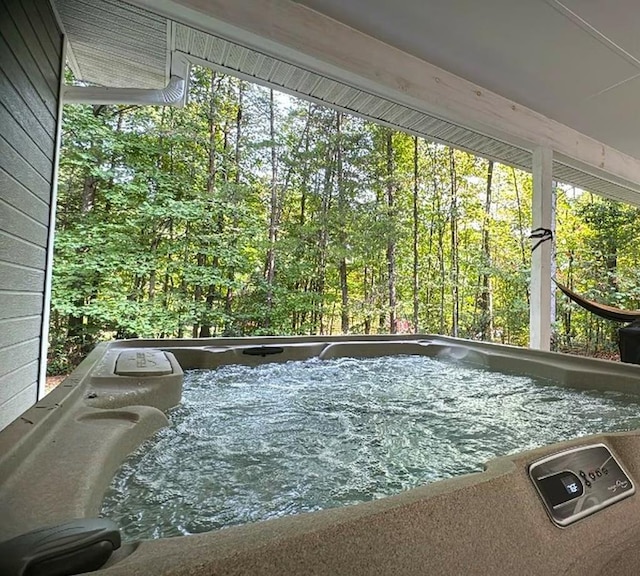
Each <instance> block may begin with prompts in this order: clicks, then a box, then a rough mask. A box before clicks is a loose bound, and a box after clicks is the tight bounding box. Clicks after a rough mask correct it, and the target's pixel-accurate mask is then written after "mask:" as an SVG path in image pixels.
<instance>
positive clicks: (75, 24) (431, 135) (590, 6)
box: [55, 0, 640, 204]
mask: <svg viewBox="0 0 640 576" xmlns="http://www.w3.org/2000/svg"><path fill="white" fill-rule="evenodd" d="M132 1H133V2H135V3H136V4H137V6H132V5H130V4H128V3H124V2H121V1H119V0H97V1H95V2H93V1H92V2H89V0H55V3H56V5H58V7H59V10H60V13H61V16H62V20H63V23H64V26H65V28H66V31H67V34H68V37H69V39H70V42H71V48H72V54H73V55H74V56H75V59H76V62H75V68H76V70H77V73H79V74H80V76H81V77H82V78H83V79H86V80H90V81H93V82H98V83H101V84H106V85H111V86H123V85H128V86H139V87H159V86H161V85H163V84H164V83H166V81H167V80H168V76H167V75H168V72H167V71H168V68H167V62H168V55H169V51H171V50H177V51H179V52H182V53H184V54H187V55H189V57H190V58H191V60H192V61H194V62H196V63H200V64H205V65H208V66H211V67H214V68H218V69H221V70H223V71H226V72H228V73H231V74H235V75H238V76H241V77H244V78H247V79H249V80H253V81H257V82H260V83H263V84H266V85H269V86H273V87H275V88H279V89H282V90H284V91H286V92H289V93H293V94H297V95H300V96H303V97H306V98H311V99H313V100H316V101H319V102H322V103H325V104H328V105H331V106H334V107H338V108H340V109H343V110H345V111H348V112H352V113H355V114H358V115H360V116H364V117H367V118H370V119H373V120H376V121H381V122H383V123H385V124H387V125H390V126H393V127H396V128H399V129H402V130H407V131H409V132H411V133H414V134H417V135H420V136H424V137H426V138H428V139H431V140H435V141H439V142H443V143H446V144H450V145H453V146H455V147H457V148H461V149H464V150H468V151H470V152H473V153H476V154H479V155H481V156H485V157H488V158H492V159H495V160H498V161H501V162H504V163H506V164H510V165H513V166H517V167H520V168H524V169H527V170H530V169H531V147H530V146H528V145H527V143H526V142H524V141H523V140H522V139H521V138H517V137H509V135H508V134H506V135H503V134H502V133H501V132H500V130H494V131H487V130H483V129H482V128H480V129H479V128H478V126H476V125H473V124H472V123H469V122H466V121H465V119H464V118H461V119H459V120H458V119H456V118H452V117H451V116H449V117H446V116H443V115H442V114H439V111H438V110H437V109H435V108H434V109H433V110H431V109H429V107H428V106H426V105H413V104H412V103H411V102H410V101H408V100H407V99H406V98H405V99H404V101H403V100H402V99H395V98H394V97H393V96H389V94H388V92H387V93H386V94H385V91H384V90H377V89H376V88H377V87H376V86H375V84H373V85H370V86H365V85H364V84H363V83H362V82H356V81H355V79H354V82H353V83H352V82H351V81H350V80H349V76H348V74H347V75H345V74H331V73H330V72H329V73H328V72H327V70H330V68H331V66H334V64H333V63H332V64H331V66H328V67H324V68H325V69H324V70H323V69H318V67H316V66H314V65H312V64H311V65H306V64H305V59H304V58H302V59H298V58H297V57H295V56H292V53H291V51H290V50H289V49H286V48H285V49H282V50H280V49H279V48H278V46H274V45H273V41H272V39H271V38H267V37H265V38H264V42H263V41H262V40H258V41H255V40H252V41H246V42H245V41H243V40H242V37H243V35H242V34H240V35H238V34H237V33H235V32H233V30H234V26H233V25H234V24H237V22H233V23H232V24H231V25H230V26H226V25H225V24H224V22H223V25H221V26H215V25H214V26H210V25H209V24H208V20H207V18H205V17H202V18H201V17H200V14H199V13H197V12H195V11H194V9H195V10H202V12H203V13H208V14H213V16H212V17H214V18H217V17H218V15H219V16H220V18H221V19H222V20H223V21H224V20H225V19H226V17H227V16H229V14H227V13H225V12H228V13H231V12H234V14H233V16H234V17H235V18H236V20H237V17H236V16H235V15H236V14H240V15H241V14H246V15H247V18H248V19H254V20H256V11H257V10H259V9H260V8H262V9H264V10H265V11H268V12H269V16H270V18H272V19H273V21H274V22H275V21H276V20H277V15H280V14H284V13H286V11H287V10H288V8H287V6H291V7H292V8H291V9H292V10H293V7H295V6H299V7H300V9H301V10H303V12H304V16H305V17H306V13H308V14H309V15H312V14H313V13H314V12H312V11H311V10H313V11H316V12H317V13H322V14H324V15H326V16H328V17H330V18H332V19H335V20H336V21H338V22H340V23H344V24H346V25H348V26H350V27H351V28H354V29H357V30H359V31H361V32H363V33H364V34H366V35H368V36H370V37H372V38H376V39H379V40H381V41H382V42H384V43H385V45H387V46H389V47H394V48H397V49H399V50H401V51H402V52H403V53H405V54H408V55H412V56H416V57H417V58H419V59H420V60H421V61H425V62H428V63H431V64H435V65H437V66H439V67H440V68H442V69H443V70H446V71H448V72H451V73H453V74H455V75H456V76H458V77H460V78H464V79H466V80H469V81H470V82H473V83H474V84H475V85H477V86H479V87H482V88H484V89H487V90H490V91H491V92H493V93H495V94H496V95H499V96H503V97H505V98H508V99H509V100H510V101H512V102H513V103H516V104H518V105H522V106H526V107H527V108H528V109H529V110H531V111H532V112H535V113H539V114H542V115H544V116H545V117H547V118H550V119H553V120H555V121H557V122H559V123H561V124H562V125H564V126H566V127H569V128H572V129H575V130H577V131H578V132H580V133H582V134H585V135H587V136H590V137H591V138H593V139H595V140H597V141H598V142H601V143H603V144H605V145H608V146H610V147H611V148H613V149H615V150H618V151H621V152H623V153H624V155H629V157H630V158H627V157H626V156H624V155H623V157H622V159H621V162H620V163H619V165H620V166H621V167H622V170H621V172H623V173H624V174H625V177H624V178H621V177H620V174H611V175H609V174H607V170H606V166H605V165H604V162H603V163H602V165H601V166H600V165H599V164H598V163H595V164H593V163H592V165H591V166H588V165H583V164H581V162H580V161H579V159H578V160H577V161H576V159H575V157H574V158H568V157H565V156H564V155H563V154H562V153H560V154H556V155H555V157H554V177H555V178H556V179H558V180H560V181H563V182H568V183H571V184H575V185H577V186H580V187H582V188H586V189H589V190H592V191H594V192H597V193H600V194H602V195H604V196H608V197H611V198H616V199H619V200H623V201H626V202H629V203H632V204H640V193H639V191H640V162H638V163H636V159H638V158H640V138H637V137H635V135H636V134H639V133H640V115H636V114H635V106H634V103H635V102H636V101H640V41H639V40H637V37H636V36H635V35H634V32H635V30H637V29H640V4H638V5H636V4H635V3H634V2H633V1H632V0H615V1H614V0H612V2H609V3H607V6H606V9H605V8H604V7H602V6H600V5H601V4H602V3H598V2H586V1H584V0H563V3H561V2H560V1H559V0H528V1H527V2H513V1H512V0H485V1H483V2H476V1H474V0H447V2H438V1H435V0H433V1H429V2H425V1H423V0H395V1H394V2H393V3H389V2H387V1H386V0H350V1H349V2H344V1H343V0H299V1H298V2H297V3H294V2H288V1H287V0H282V1H280V0H245V1H243V2H241V3H239V4H234V2H233V0H229V2H226V1H225V0H219V1H212V2H204V1H200V0H177V1H174V0H132ZM89 5H90V6H91V8H88V6H89ZM303 5H304V7H303ZM229 6H232V7H231V8H229ZM309 9H311V10H309ZM87 10H89V11H91V10H94V11H99V12H100V17H99V18H97V17H93V16H89V15H88V12H87ZM218 13H219V14H218ZM107 14H111V17H112V20H110V21H109V20H108V19H107V18H106V16H107ZM183 15H184V18H183ZM265 16H266V14H265ZM229 18H230V19H233V18H231V17H230V16H229ZM209 19H211V17H209ZM309 19H311V16H309ZM107 21H109V24H108V25H107V24H106V23H107ZM269 22H271V20H270V21H269ZM329 23H330V22H329ZM294 24H295V22H294ZM323 24H325V23H324V22H323ZM336 25H339V24H336ZM269 26H270V24H266V25H265V28H269ZM286 26H287V22H282V24H281V30H279V31H278V32H280V33H281V35H284V36H287V34H288V31H287V30H286ZM254 27H255V26H254ZM227 28H228V29H229V34H228V35H227V34H226V31H227ZM321 32H322V31H318V30H315V31H313V30H312V29H311V30H310V31H308V32H306V31H305V33H308V34H313V33H315V34H320V33H321ZM296 33H297V34H298V36H300V30H297V32H296ZM254 36H255V33H254ZM109 61H113V62H116V63H117V64H116V65H104V62H109ZM95 62H98V65H97V66H96V65H95V64H93V63H95ZM92 66H93V67H92ZM514 110H515V108H514ZM525 110H526V109H525ZM554 126H555V125H552V128H553V127H554ZM558 126H559V125H558ZM543 130H549V129H548V128H547V127H543ZM552 136H553V135H552ZM569 137H571V136H570V135H569ZM577 145H578V142H576V147H577ZM615 150H613V152H615ZM604 155H605V152H604V148H603V157H604ZM629 160H631V163H630V162H629ZM594 165H595V168H594ZM636 166H637V167H638V169H637V170H636ZM599 168H602V169H599ZM636 172H637V173H636ZM629 175H631V177H629Z"/></svg>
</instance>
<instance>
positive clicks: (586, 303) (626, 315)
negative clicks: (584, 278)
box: [554, 280, 640, 322]
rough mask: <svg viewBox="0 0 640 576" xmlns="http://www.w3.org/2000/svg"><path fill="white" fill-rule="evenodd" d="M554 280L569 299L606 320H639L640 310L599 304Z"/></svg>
mask: <svg viewBox="0 0 640 576" xmlns="http://www.w3.org/2000/svg"><path fill="white" fill-rule="evenodd" d="M554 282H555V283H556V285H557V286H558V288H560V290H562V291H563V292H564V293H565V294H566V295H567V296H568V297H569V298H570V299H571V300H573V301H574V302H575V303H576V304H578V305H579V306H582V307H583V308H584V309H585V310H588V311H589V312H593V313H594V314H595V315H596V316H600V317H601V318H606V319H607V320H615V321H616V322H633V321H634V320H640V310H622V309H620V308H614V307H613V306H607V305H606V304H599V303H598V302H594V301H593V300H587V299H586V298H583V297H582V296H580V294H576V293H575V292H573V291H572V290H569V288H567V287H566V286H563V285H562V284H560V282H558V281H556V280H554Z"/></svg>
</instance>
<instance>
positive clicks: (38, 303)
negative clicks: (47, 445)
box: [0, 0, 62, 429]
mask: <svg viewBox="0 0 640 576" xmlns="http://www.w3.org/2000/svg"><path fill="white" fill-rule="evenodd" d="M61 59H62V33H61V32H60V29H59V27H58V25H57V23H56V20H55V17H54V14H53V11H52V10H51V6H50V5H49V3H48V2H47V1H46V0H0V429H2V428H4V427H5V426H6V425H7V424H9V423H11V422H12V421H13V420H14V419H15V418H17V417H18V416H19V415H20V414H21V413H22V412H23V411H24V410H25V409H27V408H28V407H30V406H31V405H33V404H34V403H35V402H36V400H37V394H38V392H37V390H38V383H37V380H38V368H39V363H40V340H41V338H42V333H43V326H42V317H43V306H44V284H45V270H46V262H47V239H48V228H49V214H50V211H51V196H52V182H53V170H54V153H55V136H56V124H57V120H58V118H57V114H58V86H59V81H60V69H61V65H60V64H61Z"/></svg>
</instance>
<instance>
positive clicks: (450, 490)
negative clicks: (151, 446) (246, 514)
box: [0, 335, 640, 576]
mask: <svg viewBox="0 0 640 576" xmlns="http://www.w3.org/2000/svg"><path fill="white" fill-rule="evenodd" d="M388 354H424V355H429V356H438V357H444V358H455V359H458V360H464V361H465V362H470V363H473V364H476V365H480V366H484V367H487V368H489V369H492V370H499V371H505V372H514V373H518V374H528V375H532V376H537V377H541V378H548V379H550V380H553V381H555V382H556V383H558V384H561V385H565V386H568V387H574V388H582V389H596V390H618V391H624V392H627V393H631V394H636V395H638V396H640V367H638V366H634V365H624V364H618V363H614V362H608V361H602V360H594V359H588V358H582V357H576V356H569V355H564V354H556V353H549V352H540V351H535V350H528V349H522V348H515V347H510V346H502V345H494V344H488V343H479V342H470V341H466V340H460V339H453V338H445V337H441V336H430V335H420V336H414V337H410V338H409V337H407V336H369V337H365V336H351V337H306V338H300V337H296V338H289V337H277V338H276V337H274V338H236V339H229V338H218V339H206V340H128V341H118V342H111V343H105V344H101V345H99V346H98V347H97V348H96V349H95V350H94V351H93V352H92V353H91V354H90V355H89V356H88V357H87V358H86V360H85V361H84V362H83V363H82V364H81V365H80V366H79V367H78V369H77V370H75V371H74V372H73V373H72V374H71V375H70V376H69V377H68V378H66V379H65V381H64V382H63V383H62V384H61V385H60V386H59V387H58V388H57V389H56V390H54V391H53V392H52V393H51V394H49V395H48V396H46V397H45V398H44V399H43V400H42V401H41V402H39V403H38V404H37V405H36V406H34V407H33V408H31V409H30V410H28V411H27V412H26V413H25V414H23V415H22V416H21V417H20V418H18V419H17V420H16V421H15V422H13V423H12V424H11V425H10V426H9V427H7V428H6V429H5V430H3V431H2V432H1V433H0V519H1V520H0V540H5V539H9V538H11V537H13V536H16V535H18V534H20V533H23V532H27V531H29V530H33V529H36V528H39V527H42V526H44V525H50V524H55V523H58V522H64V521H67V520H69V519H71V518H82V517H94V516H96V515H97V514H98V511H99V509H100V505H101V501H102V498H103V494H104V491H105V490H106V488H107V486H108V485H109V483H110V481H111V478H112V477H113V475H114V473H115V472H116V470H117V469H118V467H119V466H120V464H121V462H122V461H123V460H124V459H125V458H126V456H127V455H128V454H129V453H130V452H131V451H132V450H134V449H135V448H136V447H137V446H138V445H139V444H140V443H141V442H142V441H143V440H144V439H146V438H147V437H148V436H150V435H151V434H153V433H154V432H155V431H156V430H158V429H159V428H161V427H163V426H165V425H166V424H167V422H168V421H167V418H166V416H165V414H164V412H163V411H164V410H167V409H168V408H170V407H172V406H174V405H176V404H178V403H179V401H180V395H181V387H182V369H183V368H184V369H190V368H210V369H214V368H216V367H218V366H220V365H223V364H230V363H242V364H259V363H264V362H273V361H278V362H281V361H287V360H303V359H307V358H312V357H318V358H320V359H327V358H334V357H339V356H354V357H366V356H382V355H388ZM595 442H602V443H604V444H606V445H607V446H608V447H609V448H610V449H611V450H612V452H613V453H614V454H616V456H617V457H618V459H619V460H620V461H621V462H622V463H623V464H624V467H625V469H626V470H627V472H628V473H629V475H630V477H631V478H632V479H637V478H640V435H639V434H638V431H632V432H628V433H617V434H603V435H598V436H591V437H588V438H580V439H576V440H572V441H569V442H564V443H562V444H555V445H553V446H545V447H543V448H540V449H537V450H533V451H529V452H523V453H520V454H517V455H512V456H508V457H503V458H498V459H495V460H492V461H490V462H489V463H487V466H486V470H485V471H484V472H482V473H478V474H471V475H466V476H461V477H458V478H453V479H450V480H444V481H440V482H435V483H433V484H429V485H426V486H422V487H419V488H416V489H413V490H410V491H407V492H404V493H401V494H399V495H397V496H392V497H388V498H383V499H381V500H376V501H374V502H370V503H366V504H360V505H356V506H349V507H344V508H337V509H331V510H324V511H321V512H314V513H308V514H301V515H298V516H292V517H286V518H281V519H277V520H269V521H265V522H259V523H256V524H251V525H246V526H241V527H233V528H227V529H224V530H218V531H214V532H208V533H205V534H199V535H193V536H187V537H180V538H171V539H159V540H148V541H142V542H137V543H133V544H128V545H126V546H123V548H122V549H121V550H119V551H118V552H117V553H115V554H114V556H113V557H112V559H111V560H110V561H109V562H108V563H107V565H106V566H105V567H104V568H103V570H102V573H104V574H105V576H121V575H122V576H124V575H132V574H167V575H182V574H184V575H186V574H189V575H200V574H202V575H204V574H265V575H267V574H269V575H272V574H292V575H293V574H350V575H351V574H353V575H357V574H407V575H411V574H425V573H428V574H516V573H518V574H578V573H580V574H582V573H584V572H585V571H587V570H589V571H590V573H592V574H599V573H601V574H610V573H616V574H626V573H629V574H631V573H633V574H635V573H637V572H638V571H639V570H640V546H638V543H640V503H639V499H638V496H637V495H633V496H631V497H629V498H627V499H625V500H623V501H621V502H617V503H616V504H614V505H612V506H610V507H608V508H606V509H604V510H601V511H599V512H597V513H596V514H594V515H592V516H589V517H587V518H584V519H582V520H580V521H578V522H576V523H575V524H572V525H571V526H569V527H567V528H559V527H557V526H556V525H554V524H553V523H552V522H551V521H550V519H549V517H548V516H547V514H546V512H545V509H544V507H543V505H542V502H541V500H540V497H539V496H538V494H537V492H536V490H535V488H534V486H533V485H532V483H531V480H530V478H529V475H528V467H529V465H530V464H531V463H532V462H534V461H536V460H538V459H540V458H542V457H544V456H547V455H549V454H552V453H555V452H558V451H560V450H562V449H565V448H570V447H575V446H581V445H585V444H589V443H595Z"/></svg>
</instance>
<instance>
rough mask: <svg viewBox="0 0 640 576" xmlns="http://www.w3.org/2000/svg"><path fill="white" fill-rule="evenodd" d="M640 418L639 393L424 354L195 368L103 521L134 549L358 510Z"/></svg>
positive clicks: (134, 460) (117, 484)
mask: <svg viewBox="0 0 640 576" xmlns="http://www.w3.org/2000/svg"><path fill="white" fill-rule="evenodd" d="M639 408H640V403H639V399H638V398H637V397H635V396H630V395H624V394H621V393H612V392H606V393H596V392H586V391H578V390H572V389H567V388H563V387H560V386H557V385H554V384H553V383H551V382H548V381H547V382H544V381H540V380H536V379H533V378H531V377H528V376H520V375H513V374H503V373H500V372H492V371H489V370H485V369H483V368H478V367H474V366H471V365H468V364H463V363H460V362H454V361H445V360H439V359H434V358H430V357H424V356H387V357H380V358H367V359H353V358H340V359H334V360H317V359H312V360H306V361H296V362H286V363H281V364H278V363H271V364H264V365H261V366H257V367H247V366H240V365H229V366H224V367H221V368H218V369H216V370H212V371H211V370H210V371H205V370H193V371H189V372H187V374H186V375H185V386H184V393H183V402H182V404H181V405H180V406H179V407H177V408H175V409H174V410H172V411H171V412H170V413H169V416H170V419H171V426H170V427H169V428H166V429H163V430H161V431H160V432H158V434H156V435H155V436H154V437H153V438H152V439H151V440H149V441H148V442H146V443H145V444H143V445H142V446H141V447H140V449H138V450H137V451H136V452H135V453H134V454H133V455H132V456H131V457H130V458H129V459H128V460H127V461H126V462H125V464H124V465H123V466H122V468H121V469H120V471H119V473H118V474H117V475H116V477H115V478H114V480H113V482H112V484H111V487H110V489H109V491H108V493H107V494H106V497H105V500H104V504H103V508H102V515H103V516H106V517H109V518H111V519H113V520H115V521H116V522H118V523H119V524H120V526H121V528H122V530H123V533H124V535H125V537H126V538H128V539H139V538H160V537H169V536H176V535H183V534H192V533H198V532H205V531H208V530H213V529H216V528H222V527H227V526H232V525H238V524H245V523H248V522H255V521H258V520H264V519H268V518H275V517H279V516H285V515H289V514H297V513H300V512H306V511H312V510H319V509H324V508H332V507H337V506H345V505H350V504H356V503H359V502H366V501H370V500H374V499H376V498H382V497H384V496H388V495H391V494H397V493H399V492H401V491H403V490H408V489H410V488H413V487H416V486H419V485H421V484H426V483H428V482H433V481H435V480H440V479H443V478H448V477H451V476H456V475H460V474H465V473H468V472H478V471H481V470H482V469H483V465H484V463H485V462H486V461H487V460H490V459H491V458H494V457H496V456H500V455H505V454H509V453H513V452H518V451H521V450H527V449H531V448H535V447H538V446H542V445H544V444H549V443H553V442H558V441H561V440H566V439H569V438H573V437H577V436H583V435H587V434H593V433H599V432H605V431H620V430H628V429H634V428H637V427H640V410H639Z"/></svg>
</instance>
